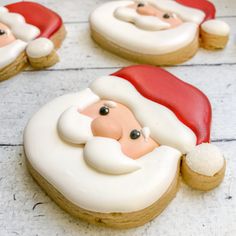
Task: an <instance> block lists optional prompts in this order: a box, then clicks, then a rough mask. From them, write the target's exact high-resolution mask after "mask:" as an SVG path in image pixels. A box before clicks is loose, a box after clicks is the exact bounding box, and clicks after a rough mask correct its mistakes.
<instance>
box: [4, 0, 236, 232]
mask: <svg viewBox="0 0 236 236" xmlns="http://www.w3.org/2000/svg"><path fill="white" fill-rule="evenodd" d="M35 1H36V0H35ZM105 1H106V0H88V1H82V0H60V1H55V0H40V1H37V2H40V3H42V4H45V5H46V6H48V7H50V8H52V9H54V10H55V11H57V12H58V13H59V14H61V15H62V17H63V19H64V21H65V23H66V24H65V26H66V28H67V31H68V36H67V39H66V40H65V43H64V44H63V46H62V49H61V50H59V54H60V56H61V62H60V63H59V64H57V65H56V66H54V67H53V68H51V69H49V70H45V71H37V72H32V71H26V72H23V73H21V74H20V75H18V76H16V77H15V78H13V79H10V80H8V81H4V82H2V83H0V111H1V112H0V124H1V125H0V199H1V200H0V235H1V236H8V235H10V236H11V235H23V236H28V235H29V236H36V235H38V236H44V235H52V236H53V235H59V236H60V235H62V236H67V235H68V236H69V235H72V236H74V235H79V236H85V235H92V236H130V235H132V236H140V235H143V236H157V235H158V236H162V235H167V236H169V235H170V236H172V235H175V236H178V235H181V236H182V235H186V236H189V235H193V236H195V235H196V236H197V235H198V236H199V235H200V236H208V235H210V236H211V235H214V236H222V235H223V236H234V235H236V225H235V222H236V171H235V166H236V158H235V153H236V118H235V117H236V80H235V79H236V27H235V25H236V1H235V0H224V1H222V0H215V1H213V2H214V3H215V5H216V7H217V9H218V13H217V15H218V16H219V17H220V18H221V19H222V20H225V21H226V22H228V23H229V24H230V25H231V30H232V33H231V37H230V42H229V44H228V46H227V48H226V49H225V50H223V51H217V52H209V51H206V50H204V49H200V51H199V52H198V54H197V55H196V56H195V57H194V58H193V59H192V60H190V61H188V62H187V63H185V64H183V65H179V66H176V67H168V68H167V70H168V71H170V72H171V73H174V74H175V75H177V76H178V77H179V78H181V79H183V80H184V81H187V82H189V83H191V84H193V85H195V86H197V87H198V88H200V89H201V90H202V91H203V92H204V93H206V94H207V96H208V97H209V99H210V101H211V103H212V107H213V124H212V139H213V141H214V143H215V144H216V145H217V146H219V147H220V148H221V150H222V151H223V153H224V155H225V158H226V160H227V169H226V177H225V179H224V181H223V183H222V184H221V185H220V187H219V188H217V189H215V190H213V191H210V192H207V193H202V192H199V191H195V190H192V189H190V188H189V187H187V186H186V185H185V184H184V183H182V184H181V186H180V191H179V192H178V194H177V197H176V198H175V199H174V201H173V202H172V203H171V204H170V205H169V206H168V207H167V209H166V210H165V211H164V212H163V213H162V214H161V215H160V216H159V217H158V218H157V219H155V220H154V221H152V222H150V223H148V224H146V225H144V226H143V227H139V228H136V229H132V230H119V231H118V230H111V229H105V228H101V227H96V226H93V225H90V224H87V223H84V222H82V221H79V220H75V219H74V218H73V217H71V216H69V215H68V214H66V213H65V212H64V211H62V210H61V209H60V208H58V207H57V206H56V204H54V203H53V202H52V201H51V200H50V199H49V198H48V197H47V196H46V195H45V194H44V192H43V191H42V190H41V189H40V188H39V187H38V186H37V184H36V183H35V182H34V181H33V180H32V178H31V176H30V175H29V174H28V171H27V170H26V167H25V161H24V154H23V147H22V133H23V129H24V127H25V125H26V123H27V121H28V119H29V118H30V117H31V116H32V115H33V114H34V112H36V111H37V110H38V109H39V108H40V107H41V106H42V105H43V104H45V103H47V102H48V101H50V100H51V99H53V98H55V97H57V96H59V95H63V94H65V93H69V92H74V91H78V90H81V89H83V88H86V87H87V85H88V84H89V83H90V82H91V81H92V80H93V79H95V78H96V77H98V76H100V75H107V74H109V73H112V72H114V71H115V70H117V69H118V68H120V67H122V66H127V65H131V64H132V62H129V61H126V60H124V59H121V58H119V57H117V56H114V55H112V54H110V53H108V52H105V51H104V50H102V49H100V48H99V47H98V46H97V45H96V44H95V43H94V42H93V41H92V40H91V39H90V36H89V31H88V15H89V13H90V11H91V10H92V9H94V8H95V7H96V6H97V5H98V4H101V3H103V2H105ZM3 2H8V1H6V0H4V1H3ZM1 4H2V1H1Z"/></svg>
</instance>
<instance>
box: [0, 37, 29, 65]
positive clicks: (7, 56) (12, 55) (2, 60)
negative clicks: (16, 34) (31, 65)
mask: <svg viewBox="0 0 236 236" xmlns="http://www.w3.org/2000/svg"><path fill="white" fill-rule="evenodd" d="M26 46H27V43H26V42H24V41H22V40H19V39H17V40H15V41H14V42H12V43H10V44H8V45H7V46H4V47H1V48H0V55H1V56H0V69H2V68H4V67H5V66H7V65H9V64H11V63H12V62H14V61H15V60H16V58H17V57H18V56H19V55H20V54H21V53H22V52H23V51H24V50H25V48H26ZM2 55H4V56H2Z"/></svg>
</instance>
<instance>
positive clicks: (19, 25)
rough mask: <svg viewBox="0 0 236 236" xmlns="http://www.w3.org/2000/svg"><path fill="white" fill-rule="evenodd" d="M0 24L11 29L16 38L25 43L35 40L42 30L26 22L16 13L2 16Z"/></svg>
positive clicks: (0, 16)
mask: <svg viewBox="0 0 236 236" xmlns="http://www.w3.org/2000/svg"><path fill="white" fill-rule="evenodd" d="M0 22H1V23H3V24H5V25H7V26H8V27H10V29H11V31H12V33H13V34H14V36H15V37H16V38H18V39H21V40H23V41H25V42H29V41H31V40H33V39H35V38H36V37H37V36H38V35H39V34H40V30H39V29H38V28H37V27H35V26H33V25H30V24H27V23H26V22H25V19H24V17H23V16H22V15H20V14H16V13H10V12H7V13H3V14H0Z"/></svg>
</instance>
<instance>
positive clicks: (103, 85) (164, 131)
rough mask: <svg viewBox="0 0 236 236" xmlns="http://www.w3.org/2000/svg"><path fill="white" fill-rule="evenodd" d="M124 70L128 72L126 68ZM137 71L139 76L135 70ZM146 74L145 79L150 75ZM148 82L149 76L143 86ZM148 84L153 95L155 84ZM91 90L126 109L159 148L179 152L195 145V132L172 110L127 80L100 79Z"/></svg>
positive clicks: (115, 77)
mask: <svg viewBox="0 0 236 236" xmlns="http://www.w3.org/2000/svg"><path fill="white" fill-rule="evenodd" d="M141 68H142V67H141ZM154 68H155V67H154ZM127 70H128V71H129V67H128V68H127ZM136 71H137V73H138V71H139V68H138V67H137V68H136ZM145 75H146V76H147V77H148V76H149V73H146V74H145ZM146 76H145V77H146ZM147 77H146V78H147ZM148 81H149V77H148V78H147V79H145V82H144V83H143V84H142V87H145V88H146V87H148V84H149V83H150V82H151V81H150V82H148ZM144 84H145V86H144ZM150 85H153V86H152V89H150V87H149V89H150V90H152V92H155V89H154V88H155V87H154V85H155V86H157V85H156V84H155V82H154V84H152V83H151V84H150ZM90 88H91V90H92V91H93V92H94V93H95V94H97V95H98V96H99V97H101V98H102V99H111V100H113V101H116V102H119V103H121V104H125V105H126V106H128V107H129V108H130V109H131V110H132V112H133V114H134V116H135V118H136V119H137V120H138V122H139V123H140V124H142V126H143V127H149V128H150V131H151V134H150V137H151V138H152V139H154V140H155V141H156V142H157V143H159V144H160V145H167V146H170V147H174V148H176V149H178V150H180V151H181V152H182V153H186V152H188V151H190V150H191V149H192V148H193V147H194V146H195V145H196V136H195V134H194V132H193V131H192V130H191V129H190V128H188V127H187V126H186V125H185V124H183V123H182V122H181V121H180V120H179V119H178V118H177V117H176V115H175V113H174V112H173V111H172V110H170V109H168V108H166V107H165V106H163V105H161V104H159V103H156V102H153V101H151V100H149V99H147V98H146V97H145V96H143V95H141V94H140V93H139V91H138V90H137V89H136V88H135V87H134V86H133V85H132V84H131V83H130V82H129V81H127V80H125V79H122V78H120V77H117V76H103V77H100V78H97V79H96V80H95V81H93V82H92V84H91V85H90ZM114 88H115V89H114ZM179 137H181V138H179Z"/></svg>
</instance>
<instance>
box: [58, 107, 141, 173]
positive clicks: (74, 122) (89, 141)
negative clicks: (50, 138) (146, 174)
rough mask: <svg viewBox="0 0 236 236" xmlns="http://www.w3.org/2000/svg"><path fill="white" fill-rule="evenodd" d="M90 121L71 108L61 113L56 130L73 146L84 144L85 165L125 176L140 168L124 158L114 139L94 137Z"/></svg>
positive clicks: (136, 163) (135, 162) (132, 161)
mask: <svg viewBox="0 0 236 236" xmlns="http://www.w3.org/2000/svg"><path fill="white" fill-rule="evenodd" d="M91 123H92V119H91V118H90V117H88V116H86V115H83V114H81V113H79V112H78V110H77V107H75V106H73V107H70V108H69V109H67V110H66V111H64V112H63V113H62V115H61V116H60V118H59V120H58V124H57V129H58V133H59V135H60V137H61V138H62V139H63V140H65V141H67V142H69V143H73V144H85V147H84V159H85V161H86V163H87V164H88V165H89V166H90V167H92V168H94V169H96V170H97V171H99V172H103V173H106V174H115V175H118V174H125V173H130V172H133V171H135V170H138V169H139V168H140V166H139V164H138V162H137V161H135V160H133V159H131V158H130V157H128V156H126V155H125V154H124V153H123V152H122V150H121V145H120V143H119V142H118V141H116V140H115V139H110V138H104V137H94V136H93V133H92V130H91Z"/></svg>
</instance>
